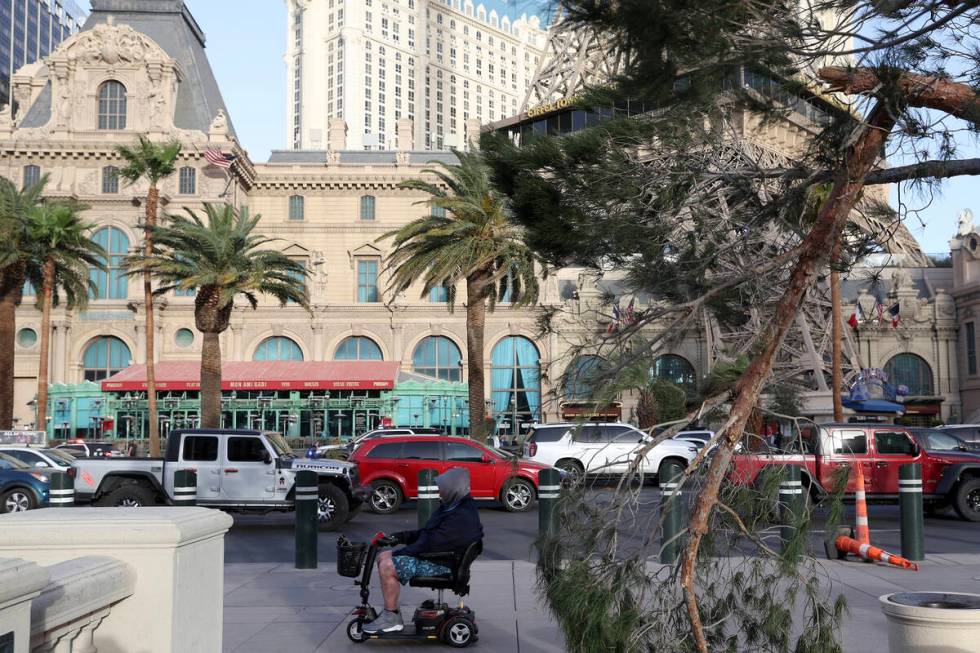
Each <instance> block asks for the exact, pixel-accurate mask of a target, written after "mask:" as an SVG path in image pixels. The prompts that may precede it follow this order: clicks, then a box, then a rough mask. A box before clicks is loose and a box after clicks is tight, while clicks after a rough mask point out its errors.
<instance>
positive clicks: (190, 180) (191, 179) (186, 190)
mask: <svg viewBox="0 0 980 653" xmlns="http://www.w3.org/2000/svg"><path fill="white" fill-rule="evenodd" d="M179 183H180V187H179V188H178V189H177V192H178V193H180V194H181V195H193V194H194V193H196V192H197V170H195V169H194V168H192V167H191V166H184V167H183V168H181V169H180V175H179Z"/></svg>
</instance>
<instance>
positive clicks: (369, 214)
mask: <svg viewBox="0 0 980 653" xmlns="http://www.w3.org/2000/svg"><path fill="white" fill-rule="evenodd" d="M361 220H374V196H373V195H362V196H361Z"/></svg>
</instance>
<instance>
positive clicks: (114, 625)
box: [0, 506, 232, 653]
mask: <svg viewBox="0 0 980 653" xmlns="http://www.w3.org/2000/svg"><path fill="white" fill-rule="evenodd" d="M231 524H232V519H231V517H229V516H228V515H226V514H225V513H222V512H219V511H217V510H209V509H207V508H183V507H173V506H160V507H149V508H146V507H144V508H140V509H139V510H119V509H118V508H86V509H85V510H78V509H77V508H47V509H45V510H31V511H28V512H21V513H13V514H9V515H4V524H3V535H4V536H3V540H2V541H0V556H4V557H11V556H15V557H18V558H23V559H25V560H30V561H32V562H36V563H39V564H42V565H51V564H56V563H62V562H65V561H66V560H70V559H72V558H78V557H80V556H110V557H111V558H115V559H116V560H117V561H119V562H122V563H125V564H126V565H128V566H130V567H132V568H133V569H134V570H135V572H136V573H135V584H134V586H133V591H132V595H131V596H130V597H129V598H128V599H126V600H123V601H120V602H119V603H116V604H115V605H113V606H112V610H111V612H110V613H109V614H108V615H107V616H106V618H105V620H104V621H103V622H102V624H101V626H100V627H99V629H98V630H96V631H95V638H94V645H95V647H96V648H97V649H98V650H100V651H107V652H108V651H140V653H180V652H186V651H209V652H210V651H215V652H216V651H220V650H221V638H222V629H221V628H220V624H221V623H222V621H223V618H224V617H223V612H224V534H225V533H226V532H227V531H228V529H229V528H230V527H231ZM66 533H70V534H71V537H65V534H66ZM4 587H5V583H0V594H2V593H3V589H4ZM216 625H217V626H219V627H216Z"/></svg>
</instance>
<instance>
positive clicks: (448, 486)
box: [436, 467, 470, 506]
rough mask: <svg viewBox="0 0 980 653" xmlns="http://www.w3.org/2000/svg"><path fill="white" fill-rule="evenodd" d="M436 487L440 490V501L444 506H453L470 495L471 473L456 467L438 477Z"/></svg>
mask: <svg viewBox="0 0 980 653" xmlns="http://www.w3.org/2000/svg"><path fill="white" fill-rule="evenodd" d="M436 486H437V487H438V488H439V500H440V501H442V504H443V505H444V506H451V505H452V504H454V503H457V502H458V501H460V500H461V499H462V498H463V497H465V496H466V495H467V494H469V493H470V473H469V472H468V471H466V470H465V469H462V468H460V467H454V468H453V469H450V470H447V471H445V472H444V473H442V474H440V475H439V476H436Z"/></svg>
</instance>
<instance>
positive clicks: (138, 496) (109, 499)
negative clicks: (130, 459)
mask: <svg viewBox="0 0 980 653" xmlns="http://www.w3.org/2000/svg"><path fill="white" fill-rule="evenodd" d="M96 503H97V505H99V506H110V507H113V508H141V507H143V506H155V505H156V504H157V497H156V493H155V492H154V491H153V490H151V489H150V488H148V487H146V486H144V485H140V484H139V483H123V484H122V485H120V486H119V487H117V488H116V489H115V490H113V491H112V492H110V493H109V494H107V495H105V496H104V497H102V498H101V499H99V500H98V501H97V502H96Z"/></svg>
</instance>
